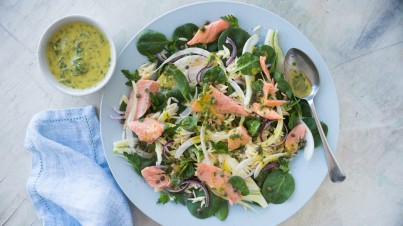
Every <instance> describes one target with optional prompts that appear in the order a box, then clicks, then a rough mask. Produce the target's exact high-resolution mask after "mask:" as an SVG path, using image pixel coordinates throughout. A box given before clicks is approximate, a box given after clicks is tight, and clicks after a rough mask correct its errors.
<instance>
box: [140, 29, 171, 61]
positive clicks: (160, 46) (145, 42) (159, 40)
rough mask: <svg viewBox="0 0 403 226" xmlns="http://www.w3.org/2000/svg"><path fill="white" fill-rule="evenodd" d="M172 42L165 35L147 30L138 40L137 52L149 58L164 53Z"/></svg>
mask: <svg viewBox="0 0 403 226" xmlns="http://www.w3.org/2000/svg"><path fill="white" fill-rule="evenodd" d="M170 42H171V41H170V40H168V39H167V38H166V37H165V35H164V34H162V33H160V32H157V31H153V30H149V29H147V30H144V31H142V32H141V33H140V34H139V36H138V38H137V50H138V51H139V52H140V53H141V54H142V55H144V56H148V57H149V56H153V55H155V54H157V53H160V52H162V50H164V48H165V46H166V45H167V44H168V43H170Z"/></svg>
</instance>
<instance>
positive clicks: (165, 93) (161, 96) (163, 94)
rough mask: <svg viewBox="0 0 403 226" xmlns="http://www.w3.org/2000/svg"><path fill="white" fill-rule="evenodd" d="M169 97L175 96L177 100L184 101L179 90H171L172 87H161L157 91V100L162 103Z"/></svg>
mask: <svg viewBox="0 0 403 226" xmlns="http://www.w3.org/2000/svg"><path fill="white" fill-rule="evenodd" d="M170 97H175V99H177V100H178V101H179V102H181V101H184V100H185V98H184V97H183V96H182V93H181V92H180V91H179V90H172V89H161V90H160V91H159V92H158V93H157V98H158V100H159V101H160V102H161V103H163V102H166V100H167V99H168V98H170Z"/></svg>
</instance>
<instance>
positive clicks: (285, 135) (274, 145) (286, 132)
mask: <svg viewBox="0 0 403 226" xmlns="http://www.w3.org/2000/svg"><path fill="white" fill-rule="evenodd" d="M284 128H285V134H284V139H283V140H282V141H281V142H280V143H278V144H271V145H269V146H270V147H277V146H279V145H281V144H282V143H284V142H285V140H286V138H287V135H288V128H287V126H286V125H284Z"/></svg>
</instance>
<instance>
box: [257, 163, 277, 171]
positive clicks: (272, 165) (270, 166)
mask: <svg viewBox="0 0 403 226" xmlns="http://www.w3.org/2000/svg"><path fill="white" fill-rule="evenodd" d="M276 167H278V163H277V162H273V163H269V164H267V165H265V166H264V167H263V168H262V170H261V171H260V172H263V171H267V170H269V169H272V168H276Z"/></svg>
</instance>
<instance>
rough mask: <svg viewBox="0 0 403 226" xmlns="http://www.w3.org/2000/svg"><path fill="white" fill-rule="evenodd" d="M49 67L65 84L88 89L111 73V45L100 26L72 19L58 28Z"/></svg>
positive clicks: (50, 48) (50, 46)
mask: <svg viewBox="0 0 403 226" xmlns="http://www.w3.org/2000/svg"><path fill="white" fill-rule="evenodd" d="M46 55H47V61H48V66H49V69H50V71H51V72H52V74H53V75H54V76H55V78H56V79H57V80H58V81H59V82H60V83H62V84H64V85H66V86H68V87H71V88H75V89H85V88H89V87H92V86H94V85H96V84H97V83H99V82H100V81H101V80H102V79H103V78H104V77H105V75H106V73H107V72H108V69H109V66H110V61H111V52H110V45H109V42H108V40H107V38H106V37H105V35H104V34H102V33H101V32H100V31H99V30H98V29H97V28H95V27H94V26H92V25H90V24H87V23H84V22H73V23H70V24H67V25H65V26H63V27H61V28H60V29H59V30H57V31H56V32H55V33H54V34H53V35H52V37H51V38H50V40H49V43H48V46H47V50H46Z"/></svg>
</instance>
